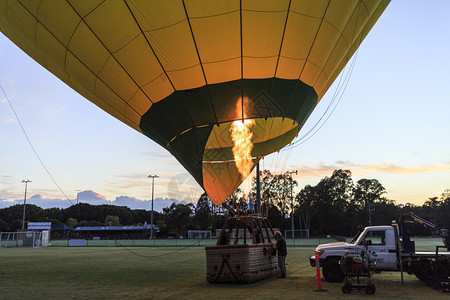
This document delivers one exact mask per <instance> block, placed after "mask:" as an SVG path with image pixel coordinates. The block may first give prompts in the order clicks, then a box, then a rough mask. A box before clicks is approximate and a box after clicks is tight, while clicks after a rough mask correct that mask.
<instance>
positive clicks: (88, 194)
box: [0, 190, 186, 212]
mask: <svg viewBox="0 0 450 300" xmlns="http://www.w3.org/2000/svg"><path fill="white" fill-rule="evenodd" d="M78 201H79V203H89V204H92V205H102V204H109V205H117V206H127V207H129V208H130V209H144V210H151V208H152V201H151V200H140V199H137V198H134V197H129V196H119V197H116V199H114V200H112V201H110V200H107V199H106V197H105V196H103V195H102V194H99V193H97V192H95V191H92V190H88V191H82V192H80V193H79V197H78ZM71 202H72V203H71ZM172 203H176V204H179V203H183V204H186V201H179V200H177V199H174V198H156V199H154V202H153V209H154V211H157V212H162V210H163V208H165V207H169V206H170V205H172ZM16 204H23V198H16V199H11V198H5V197H0V208H5V207H9V206H13V205H16ZM27 204H34V205H37V206H39V207H41V208H44V209H45V208H53V207H58V208H68V207H69V206H71V205H73V204H76V200H73V199H72V200H71V201H69V200H67V199H66V200H64V199H58V198H56V199H51V198H45V197H44V195H42V194H35V195H32V196H31V197H30V198H28V199H27Z"/></svg>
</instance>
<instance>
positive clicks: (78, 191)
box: [75, 190, 81, 204]
mask: <svg viewBox="0 0 450 300" xmlns="http://www.w3.org/2000/svg"><path fill="white" fill-rule="evenodd" d="M75 192H77V204H78V196H79V195H80V192H81V190H75Z"/></svg>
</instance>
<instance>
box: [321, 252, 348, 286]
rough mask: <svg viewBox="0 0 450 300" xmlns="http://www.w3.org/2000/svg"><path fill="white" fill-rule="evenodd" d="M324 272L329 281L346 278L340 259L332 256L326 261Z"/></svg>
mask: <svg viewBox="0 0 450 300" xmlns="http://www.w3.org/2000/svg"><path fill="white" fill-rule="evenodd" d="M322 274H323V277H325V279H326V281H328V282H342V281H344V278H345V275H344V273H343V272H342V270H341V266H340V265H339V259H337V258H331V259H329V260H327V261H326V262H325V265H324V266H323V269H322Z"/></svg>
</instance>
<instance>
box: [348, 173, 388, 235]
mask: <svg viewBox="0 0 450 300" xmlns="http://www.w3.org/2000/svg"><path fill="white" fill-rule="evenodd" d="M385 193H386V189H385V188H384V187H383V185H382V184H381V183H379V182H378V180H376V179H360V180H358V182H357V183H356V187H355V189H354V200H355V202H356V203H358V204H360V205H362V206H363V207H364V208H365V209H367V212H368V215H369V226H370V225H372V210H371V209H372V208H371V207H372V206H373V203H374V202H375V201H380V200H382V195H383V194H385Z"/></svg>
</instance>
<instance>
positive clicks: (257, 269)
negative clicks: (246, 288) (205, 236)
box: [205, 243, 281, 283]
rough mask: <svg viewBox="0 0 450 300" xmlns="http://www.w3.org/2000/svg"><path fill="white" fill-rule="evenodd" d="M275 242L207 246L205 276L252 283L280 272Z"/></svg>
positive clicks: (209, 278)
mask: <svg viewBox="0 0 450 300" xmlns="http://www.w3.org/2000/svg"><path fill="white" fill-rule="evenodd" d="M273 245H274V244H272V243H266V244H243V245H221V246H209V247H205V250H206V280H207V281H208V282H210V283H215V282H235V283H249V282H254V281H257V280H261V279H265V278H268V277H272V276H276V275H279V274H280V273H281V271H280V268H279V267H278V259H277V256H276V255H273V250H272V249H273Z"/></svg>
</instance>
